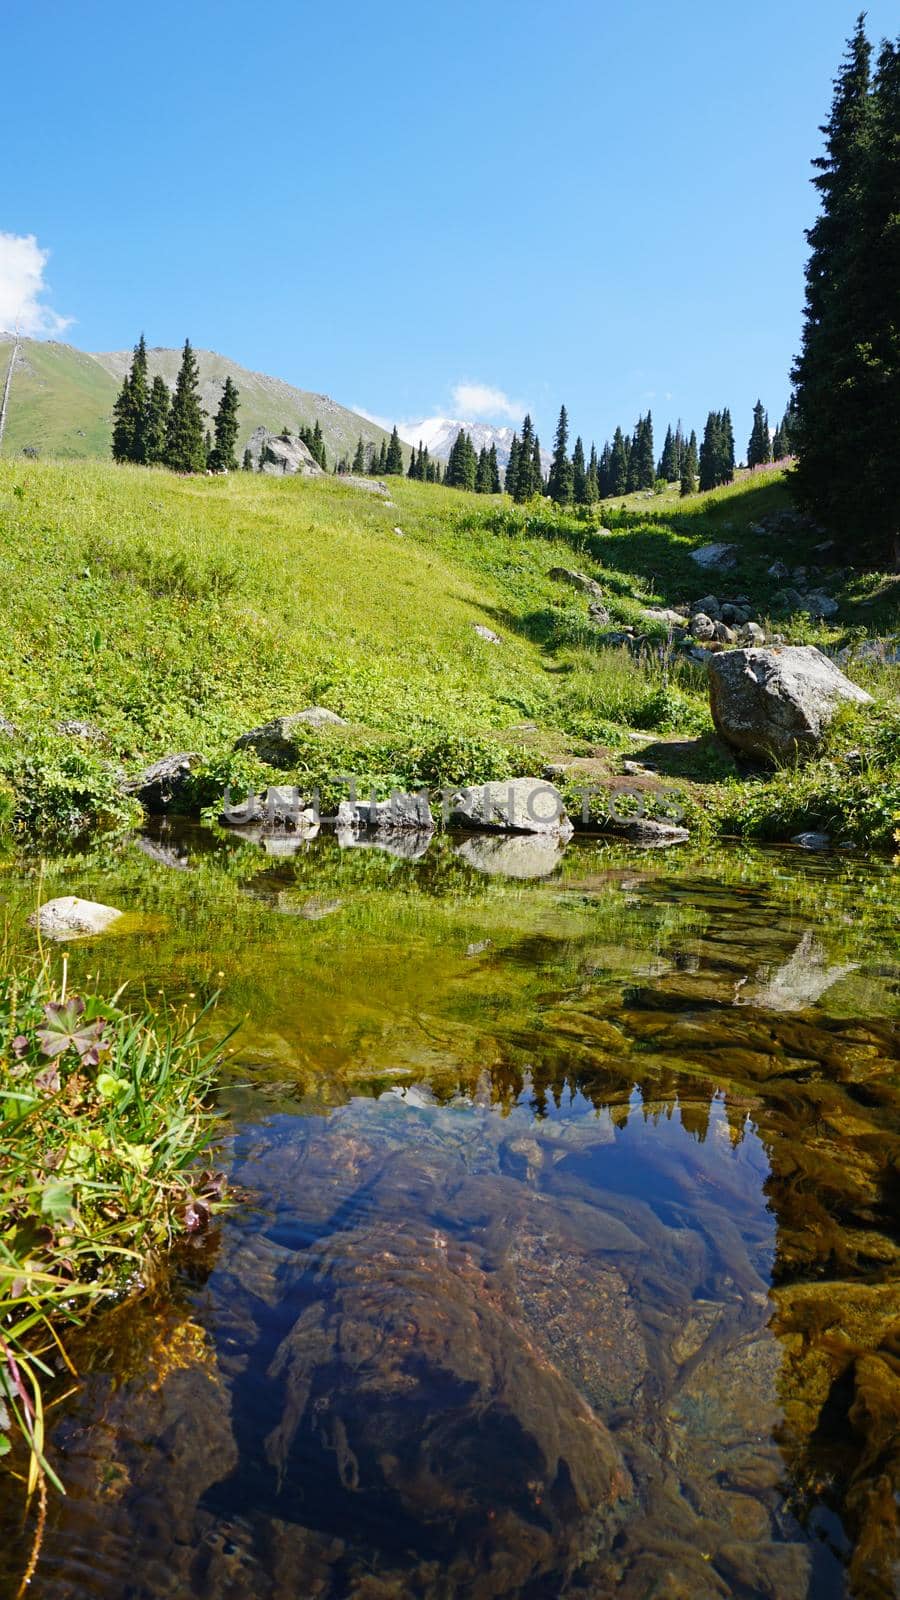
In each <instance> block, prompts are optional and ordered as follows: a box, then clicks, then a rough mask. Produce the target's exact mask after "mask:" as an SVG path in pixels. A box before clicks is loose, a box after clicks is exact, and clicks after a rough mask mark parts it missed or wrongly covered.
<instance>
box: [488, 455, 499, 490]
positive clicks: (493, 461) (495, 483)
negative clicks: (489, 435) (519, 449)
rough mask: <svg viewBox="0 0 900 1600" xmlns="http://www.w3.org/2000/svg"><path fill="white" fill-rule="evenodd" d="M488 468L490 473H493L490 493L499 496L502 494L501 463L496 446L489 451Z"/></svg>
mask: <svg viewBox="0 0 900 1600" xmlns="http://www.w3.org/2000/svg"><path fill="white" fill-rule="evenodd" d="M488 466H489V467H490V472H491V489H490V492H491V494H499V493H500V489H501V484H500V463H499V462H498V460H497V446H496V444H492V445H491V448H490V450H489V451H488Z"/></svg>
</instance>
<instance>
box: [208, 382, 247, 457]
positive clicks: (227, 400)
mask: <svg viewBox="0 0 900 1600" xmlns="http://www.w3.org/2000/svg"><path fill="white" fill-rule="evenodd" d="M240 403H241V402H240V398H239V396H238V391H237V388H236V386H235V384H234V383H233V382H232V380H231V378H230V377H227V378H226V379H225V385H224V388H223V389H222V398H221V400H220V401H219V409H218V411H217V412H216V417H215V422H214V423H213V426H214V428H215V432H216V442H215V445H214V446H213V449H212V451H211V453H210V457H209V464H210V466H211V467H212V469H213V471H214V472H236V471H237V457H236V455H235V447H236V445H237V436H238V419H237V414H238V407H239V405H240Z"/></svg>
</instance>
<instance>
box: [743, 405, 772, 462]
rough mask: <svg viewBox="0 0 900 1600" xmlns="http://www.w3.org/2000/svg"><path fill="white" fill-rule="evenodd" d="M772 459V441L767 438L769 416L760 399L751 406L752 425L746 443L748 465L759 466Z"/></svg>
mask: <svg viewBox="0 0 900 1600" xmlns="http://www.w3.org/2000/svg"><path fill="white" fill-rule="evenodd" d="M771 459H772V442H771V440H770V438H769V418H768V415H767V413H766V411H765V408H764V406H763V403H762V401H761V400H757V402H756V405H755V406H754V407H753V427H752V428H751V430H750V440H749V443H748V445H747V465H748V467H761V466H763V465H764V464H765V462H767V461H771Z"/></svg>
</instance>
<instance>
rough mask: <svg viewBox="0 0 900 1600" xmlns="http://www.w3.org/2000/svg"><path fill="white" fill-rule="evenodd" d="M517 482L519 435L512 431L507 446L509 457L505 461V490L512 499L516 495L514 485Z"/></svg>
mask: <svg viewBox="0 0 900 1600" xmlns="http://www.w3.org/2000/svg"><path fill="white" fill-rule="evenodd" d="M518 482H519V436H518V434H516V433H514V434H513V436H512V441H511V443H510V447H509V458H508V460H507V463H506V492H507V494H511V495H512V497H513V499H515V495H516V486H517V484H518Z"/></svg>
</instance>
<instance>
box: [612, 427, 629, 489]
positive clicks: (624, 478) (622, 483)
mask: <svg viewBox="0 0 900 1600" xmlns="http://www.w3.org/2000/svg"><path fill="white" fill-rule="evenodd" d="M627 488H628V451H627V449H626V447H625V435H624V434H623V432H622V429H621V428H617V429H616V431H615V433H614V434H613V442H612V452H611V455H610V462H609V493H610V494H611V495H620V494H625V492H626V490H627Z"/></svg>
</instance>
